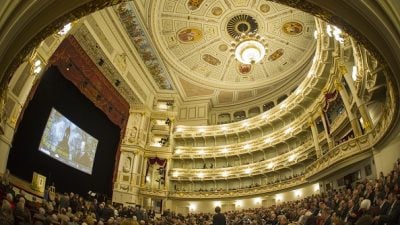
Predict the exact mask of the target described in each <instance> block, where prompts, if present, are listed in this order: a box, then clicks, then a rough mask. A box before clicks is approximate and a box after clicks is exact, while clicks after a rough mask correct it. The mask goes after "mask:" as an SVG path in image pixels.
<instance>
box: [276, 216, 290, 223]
mask: <svg viewBox="0 0 400 225" xmlns="http://www.w3.org/2000/svg"><path fill="white" fill-rule="evenodd" d="M278 222H279V225H284V224H287V223H288V221H287V218H286V216H285V215H279V216H278Z"/></svg>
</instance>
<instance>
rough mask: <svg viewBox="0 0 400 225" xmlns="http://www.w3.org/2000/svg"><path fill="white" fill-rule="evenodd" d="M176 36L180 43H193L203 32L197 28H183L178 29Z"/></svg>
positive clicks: (199, 38)
mask: <svg viewBox="0 0 400 225" xmlns="http://www.w3.org/2000/svg"><path fill="white" fill-rule="evenodd" d="M176 36H177V37H178V40H179V41H180V42H182V43H193V42H198V41H200V40H201V39H202V37H203V33H202V32H201V30H199V29H197V28H184V29H182V30H180V31H178V33H177V34H176Z"/></svg>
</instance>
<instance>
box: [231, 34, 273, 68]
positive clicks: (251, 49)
mask: <svg viewBox="0 0 400 225" xmlns="http://www.w3.org/2000/svg"><path fill="white" fill-rule="evenodd" d="M230 51H231V52H232V53H234V54H233V55H234V57H235V59H236V60H238V61H239V62H241V63H243V64H256V63H259V62H261V60H262V59H264V56H265V54H266V52H267V43H266V40H265V38H263V37H261V35H259V34H257V33H252V32H250V33H242V34H241V35H240V37H238V38H236V39H235V41H233V42H232V43H231V50H230Z"/></svg>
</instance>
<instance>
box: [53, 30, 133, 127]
mask: <svg viewBox="0 0 400 225" xmlns="http://www.w3.org/2000/svg"><path fill="white" fill-rule="evenodd" d="M50 64H51V65H54V66H57V67H58V69H59V70H60V72H61V73H62V74H63V75H64V77H65V78H67V79H68V80H70V81H71V82H72V83H73V84H74V85H75V86H76V87H77V88H78V89H79V90H80V91H81V92H82V93H83V94H84V95H85V96H86V97H87V98H88V99H90V101H92V102H93V104H95V105H96V107H98V108H99V109H101V110H102V111H103V112H104V113H105V114H106V115H107V117H108V118H109V119H110V120H111V121H112V122H113V123H114V124H116V125H118V126H119V127H120V128H121V132H123V130H124V129H125V127H126V123H127V118H128V117H129V104H128V102H127V101H126V100H125V99H124V98H123V97H122V96H121V95H120V93H118V92H117V90H116V89H115V88H114V87H113V85H112V84H111V83H110V82H109V81H108V80H107V79H106V78H105V76H104V74H103V73H101V71H100V70H99V69H98V68H97V66H96V64H95V63H94V62H93V61H92V59H91V58H90V57H89V56H88V55H87V54H86V52H85V51H84V49H83V48H82V47H81V46H80V44H79V43H78V41H77V40H76V39H75V38H74V37H73V36H71V35H70V36H68V37H66V38H65V39H64V41H63V42H62V43H61V44H60V46H59V47H58V48H57V50H56V51H55V52H54V54H53V56H52V57H51V58H50V60H49V65H50Z"/></svg>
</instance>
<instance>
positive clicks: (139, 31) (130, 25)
mask: <svg viewBox="0 0 400 225" xmlns="http://www.w3.org/2000/svg"><path fill="white" fill-rule="evenodd" d="M115 11H116V12H117V14H118V16H119V19H120V20H121V22H122V24H123V25H124V28H125V30H126V32H127V33H128V34H129V37H130V39H131V41H132V44H133V45H134V46H135V48H136V50H137V51H138V53H139V54H140V56H141V58H142V60H143V62H144V64H145V65H146V67H147V69H148V71H149V72H150V74H151V75H152V77H153V79H154V81H155V82H156V83H157V85H158V87H159V88H160V89H167V90H173V87H172V81H171V80H170V77H169V74H168V72H167V71H166V69H165V67H164V65H163V64H162V60H160V59H159V58H158V56H157V54H156V50H155V49H154V48H153V46H152V43H151V41H150V39H149V38H148V37H147V35H146V33H145V31H144V28H143V27H142V24H141V22H140V19H139V18H138V17H137V16H136V13H135V10H134V6H133V3H132V2H126V3H123V4H120V5H118V6H116V7H115Z"/></svg>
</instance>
